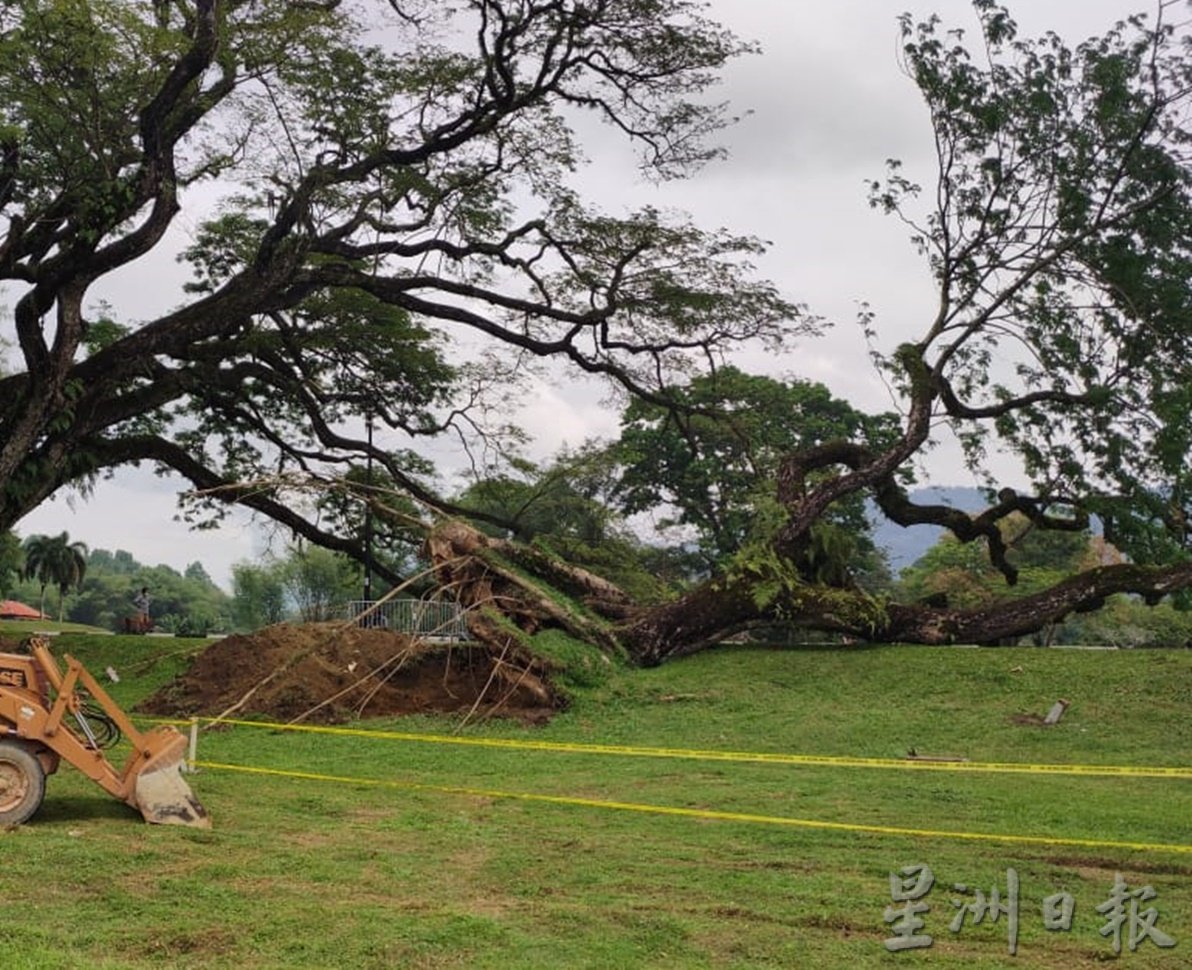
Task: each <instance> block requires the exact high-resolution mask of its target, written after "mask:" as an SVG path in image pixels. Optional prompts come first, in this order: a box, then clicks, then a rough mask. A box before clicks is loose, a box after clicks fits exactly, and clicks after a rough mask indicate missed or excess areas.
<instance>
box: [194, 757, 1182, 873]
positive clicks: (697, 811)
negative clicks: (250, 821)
mask: <svg viewBox="0 0 1192 970" xmlns="http://www.w3.org/2000/svg"><path fill="white" fill-rule="evenodd" d="M197 765H198V766H199V767H200V768H209V769H211V770H213V771H237V772H245V773H248V774H255V775H272V776H274V777H279V778H300V779H303V780H306V781H323V782H334V783H336V784H344V785H369V786H375V787H383V788H399V789H403V790H406V791H427V792H438V793H442V794H448V795H465V796H470V797H474V798H502V799H514V800H517V801H523V802H545V803H547V804H551V805H574V806H579V807H583V808H600V809H607V810H613V811H619V812H645V813H648V814H650V815H672V816H676V815H677V816H681V817H684V818H699V819H715V820H718V821H725V822H745V823H750V824H756V825H783V826H788V827H791V828H803V829H821V830H827V831H833V832H857V833H865V834H870V835H897V836H911V837H916V838H936V839H962V840H966V841H970V842H1008V843H1014V844H1018V845H1045V846H1076V847H1080V848H1089V849H1131V850H1140V851H1144V852H1181V853H1183V852H1188V853H1192V845H1173V844H1168V843H1162V842H1114V841H1110V840H1108V839H1073V838H1062V837H1053V836H1044V835H1007V834H999V833H995V832H949V831H942V830H941V831H936V830H934V829H910V828H900V827H895V826H890V825H862V824H859V823H854V822H823V821H818V820H815V819H805V818H788V817H786V816H782V815H754V814H750V813H747V812H718V811H714V810H712V809H705V808H682V807H678V806H672V805H642V804H639V803H636V802H616V801H607V800H604V799H598V798H577V797H574V796H569V795H539V794H534V793H531V792H509V791H498V790H495V789H490V788H467V787H461V786H456V785H427V784H423V783H420V782H407V781H395V780H386V779H378V778H352V777H345V776H341V775H322V774H315V773H313V772H309V771H282V770H280V769H277V768H256V767H250V766H248V765H231V764H221V763H218V762H212V761H199V762H197Z"/></svg>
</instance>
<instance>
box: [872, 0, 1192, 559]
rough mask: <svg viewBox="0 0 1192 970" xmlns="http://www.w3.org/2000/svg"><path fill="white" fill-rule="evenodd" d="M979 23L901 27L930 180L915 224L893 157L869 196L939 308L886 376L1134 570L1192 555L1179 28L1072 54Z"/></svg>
mask: <svg viewBox="0 0 1192 970" xmlns="http://www.w3.org/2000/svg"><path fill="white" fill-rule="evenodd" d="M976 7H977V14H978V17H979V19H980V22H981V34H982V36H981V37H980V42H979V43H976V44H973V45H968V44H965V43H962V40H965V39H966V38H962V36H961V32H960V31H956V30H947V29H945V28H944V27H943V26H942V24H941V22H940V20H939V18H937V17H932V18H930V19H928V20H926V21H924V22H922V23H915V22H914V20H913V19H912V18H911V16H910V15H905V16H904V17H903V19H902V33H903V40H904V48H903V55H904V60H905V66H906V69H907V71H908V73H909V74H910V75H911V76H912V77H913V78H914V80H915V82H916V83H917V85H918V87H919V89H920V91H921V93H922V95H923V97H924V100H925V101H926V104H927V106H928V109H929V111H930V113H931V118H932V124H933V127H934V129H935V136H936V145H937V149H938V153H939V158H940V161H941V169H940V172H939V173H938V180H937V183H936V188H935V190H933V191H930V192H924V193H922V197H923V200H925V201H929V202H930V204H931V205H932V208H931V209H930V210H929V211H928V212H927V213H926V214H922V213H921V211H920V205H919V198H918V197H919V194H920V192H919V186H917V185H916V184H914V183H913V182H912V181H911V180H910V179H909V178H908V177H907V176H906V175H904V174H903V173H902V171H901V168H900V167H899V166H898V164H897V163H892V164H891V168H890V174H889V177H888V178H887V179H886V180H885V181H884V182H874V183H873V185H872V190H873V191H872V196H871V201H872V202H873V204H874V205H875V206H877V207H879V208H881V209H883V210H885V211H888V212H897V213H898V214H899V215H900V216H901V217H902V218H903V219H905V220H906V221H907V222H908V223H909V224H910V225H911V226H912V227H913V233H914V235H913V237H912V239H913V241H914V243H915V244H916V246H917V247H918V248H919V249H920V251H921V252H922V253H923V254H924V255H925V257H926V258H927V261H928V264H929V266H930V269H931V272H932V274H933V276H934V278H935V280H936V282H937V284H938V287H939V296H940V310H939V314H938V317H937V318H936V321H935V323H934V324H933V326H932V327H931V329H930V330H929V331H928V332H927V333H926V334H925V335H924V338H923V339H922V340H921V341H920V342H918V343H916V344H913V345H910V344H908V345H904V347H903V348H900V352H899V353H898V354H896V355H895V357H894V358H892V359H891V360H890V361H888V363H889V364H890V367H891V372H892V373H893V374H894V376H895V378H896V380H897V381H898V382H899V384H900V386H902V387H903V388H904V389H907V390H908V392H910V391H912V389H914V388H919V389H920V392H921V391H922V390H924V389H926V390H928V391H930V392H931V393H934V394H936V395H938V397H939V399H940V401H941V402H942V403H943V406H944V409H945V410H946V412H947V414H948V415H949V416H950V418H951V419H952V421H953V424H954V427H955V428H956V430H957V433H958V434H959V436H960V438H961V441H962V443H963V444H964V445H965V447H966V449H967V451H968V457H969V460H970V462H971V463H972V464H973V465H975V466H980V465H982V464H983V462H984V459H985V457H986V455H987V453H995V452H996V453H997V454H999V455H1005V454H1007V453H1009V452H1013V453H1017V454H1018V455H1019V456H1020V457H1021V459H1022V462H1023V466H1024V468H1025V470H1026V472H1027V474H1028V475H1029V476H1030V477H1031V480H1032V482H1033V484H1034V486H1035V489H1036V490H1037V492H1038V494H1039V495H1040V496H1042V497H1044V498H1053V499H1056V500H1058V501H1061V502H1066V503H1071V502H1072V501H1073V500H1075V501H1077V502H1078V503H1079V504H1080V505H1081V506H1082V507H1083V508H1084V509H1086V510H1087V511H1088V512H1090V513H1094V514H1096V515H1098V516H1099V517H1100V519H1101V521H1102V522H1103V523H1104V526H1105V534H1106V538H1107V539H1108V540H1109V541H1111V542H1112V543H1114V544H1115V545H1116V546H1117V547H1118V548H1120V549H1121V550H1122V551H1123V552H1124V553H1126V554H1127V555H1129V556H1130V557H1131V559H1132V560H1134V561H1136V562H1172V561H1177V560H1179V559H1181V558H1183V557H1185V556H1186V554H1187V551H1188V548H1189V543H1190V541H1192V530H1189V529H1188V528H1187V525H1186V523H1187V521H1188V516H1189V512H1190V511H1192V509H1190V507H1189V505H1188V502H1189V495H1190V494H1192V492H1190V490H1189V484H1190V482H1189V474H1190V473H1189V467H1188V463H1187V455H1188V453H1189V450H1190V446H1192V437H1190V435H1192V427H1190V425H1189V422H1188V420H1187V415H1188V413H1189V404H1192V398H1190V397H1189V390H1188V388H1189V387H1190V386H1192V384H1190V382H1189V379H1188V377H1189V371H1188V355H1187V347H1188V345H1189V341H1190V340H1192V330H1190V329H1189V328H1190V323H1189V321H1192V292H1190V291H1189V288H1188V286H1187V280H1188V279H1189V277H1190V276H1192V169H1190V168H1189V165H1188V156H1187V143H1188V137H1189V136H1188V129H1187V112H1188V103H1189V93H1190V89H1189V87H1188V83H1187V49H1188V36H1187V23H1186V22H1177V19H1176V17H1174V16H1173V14H1174V11H1175V7H1174V6H1171V5H1166V4H1161V5H1157V7H1156V9H1155V11H1154V13H1153V15H1151V16H1147V15H1139V16H1135V17H1130V18H1128V19H1127V20H1123V21H1121V22H1119V23H1118V24H1116V25H1115V26H1113V27H1112V28H1111V29H1110V30H1108V31H1107V32H1106V33H1105V34H1104V35H1103V36H1101V37H1094V38H1092V39H1090V40H1088V41H1085V42H1084V43H1081V44H1078V45H1076V46H1074V47H1070V46H1068V45H1066V44H1065V43H1064V42H1063V41H1062V40H1061V38H1059V37H1058V36H1056V35H1055V34H1054V33H1047V34H1045V35H1043V36H1042V37H1040V38H1037V39H1032V38H1023V37H1021V36H1019V34H1018V31H1017V27H1016V25H1015V23H1014V21H1013V19H1012V18H1011V17H1010V15H1009V13H1008V12H1007V10H1006V9H1005V8H1004V7H1002V6H1000V5H999V4H997V3H992V2H986V0H982V2H980V3H978V4H976ZM928 376H929V377H930V380H927V381H925V380H924V379H925V378H926V377H928ZM978 419H980V420H978Z"/></svg>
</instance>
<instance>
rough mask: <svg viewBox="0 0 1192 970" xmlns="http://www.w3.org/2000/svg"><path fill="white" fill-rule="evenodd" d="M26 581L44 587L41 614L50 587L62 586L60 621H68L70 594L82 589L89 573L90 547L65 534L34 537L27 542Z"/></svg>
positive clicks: (60, 587)
mask: <svg viewBox="0 0 1192 970" xmlns="http://www.w3.org/2000/svg"><path fill="white" fill-rule="evenodd" d="M24 549H25V568H24V570H23V575H24V577H25V578H26V579H34V578H36V579H37V581H38V582H39V583H40V584H41V606H40V609H41V612H42V613H43V614H44V613H45V611H46V587H47V586H49V585H50V583H53V584H54V585H56V586H57V587H58V622H59V623H61V622H62V620H63V619H64V618H65V617H64V614H65V599H66V592H67V590H69V589H70V587H72V586H77V587H80V588H81V587H82V585H83V577H84V576H86V574H87V544H86V543H85V542H71V541H70V536H69V535H67V533H65V532H63V533H62V534H61V535H57V536H30V537H29V538H28V539H26V540H25V545H24Z"/></svg>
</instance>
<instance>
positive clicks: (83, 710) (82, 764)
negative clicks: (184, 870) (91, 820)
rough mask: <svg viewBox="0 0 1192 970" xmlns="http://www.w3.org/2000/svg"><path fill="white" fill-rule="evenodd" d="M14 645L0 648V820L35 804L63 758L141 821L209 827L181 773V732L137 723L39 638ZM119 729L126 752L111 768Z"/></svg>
mask: <svg viewBox="0 0 1192 970" xmlns="http://www.w3.org/2000/svg"><path fill="white" fill-rule="evenodd" d="M21 646H22V647H23V648H24V649H25V650H27V651H28V654H27V655H26V654H22V653H0V825H20V824H21V823H22V822H24V821H25V820H26V819H28V818H29V817H30V816H31V815H32V814H33V813H34V812H36V811H37V809H38V807H39V806H40V805H41V802H42V799H43V798H44V797H45V788H46V775H52V774H53V773H54V772H55V771H57V770H58V763H59V761H60V760H61V759H65V760H66V761H67V762H69V763H70V764H72V765H74V766H75V767H76V768H78V769H79V771H81V772H82V773H83V774H85V775H86V776H87V777H88V778H90V779H92V780H93V781H95V782H96V783H97V784H99V785H100V787H102V788H103V789H104V790H105V791H107V792H108V793H109V794H111V795H114V796H115V797H116V798H118V799H120V801H122V802H126V803H128V804H129V805H131V806H132V807H133V808H135V809H137V810H139V811H140V813H141V814H142V815H144V816H145V820H146V821H147V822H158V823H163V824H173V825H193V826H197V827H199V828H210V827H211V820H210V819H209V818H208V816H207V811H206V809H204V808H203V806H202V805H200V804H199V802H198V800H197V799H196V798H195V797H194V795H193V794H192V792H191V790H190V786H189V785H187V784H186V782H185V781H183V780H182V773H181V769H182V762H183V758H184V756H185V753H186V738H185V737H184V736H183V735H182V734H181V733H179V732H178V730H177V729H175V728H173V727H170V726H168V725H160V726H158V727H155V728H153V729H152V730H150V731H145V732H141V731H138V730H137V729H136V728H135V727H133V724H132V722H131V721H130V720H129V719H128V715H126V714H125V713H124V712H123V711H122V710H121V709H120V708H119V707H118V706H117V705H116V703H115V701H113V700H112V699H111V698H110V697H109V696H108V695H107V692H106V691H104V689H103V688H102V687H100V685H99V684H98V683H97V682H96V680H95V678H94V677H92V676H91V674H89V673H88V672H87V671H86V670H85V669H84V668H83V665H82V664H80V663H79V662H78V661H77V660H75V659H74V658H73V657H71V656H69V655H67V657H66V671H65V673H63V671H62V670H61V668H60V667H59V666H58V663H57V661H56V660H55V659H54V656H53V654H51V653H50V649H49V643H48V641H46V640H45V639H43V638H41V637H30V638H29V639H28V640H26V641H24V643H22V645H21ZM121 735H123V736H124V737H126V738H127V739H128V740H129V742H130V743H131V744H132V754H131V755H130V756H129V758H128V761H127V762H126V763H125V765H124V767H123V769H121V770H117V769H116V767H115V766H114V765H113V764H112V763H111V762H110V761H108V759H107V757H106V756H105V755H104V749H105V748H110V747H111V746H112V745H113V744H115V743H116V742H118V741H119V740H120V737H121Z"/></svg>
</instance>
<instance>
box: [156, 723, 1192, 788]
mask: <svg viewBox="0 0 1192 970" xmlns="http://www.w3.org/2000/svg"><path fill="white" fill-rule="evenodd" d="M200 720H204V721H212V722H214V721H216V720H217V719H215V718H200ZM170 723H173V724H177V723H183V722H179V721H171V722H170ZM218 723H220V724H234V725H239V726H241V727H254V728H265V729H267V730H271V731H301V732H305V733H310V734H330V735H342V736H350V737H363V738H375V739H378V740H389V741H413V742H418V743H423V744H455V745H465V746H469V747H478V748H503V749H506V750H514V751H551V752H558V753H567V754H604V755H615V756H621V757H633V758H677V759H685V760H691V761H729V762H737V763H741V764H771V765H803V766H813V767H829V768H885V769H889V768H899V769H909V770H912V771H968V772H985V773H990V772H992V773H998V774H1046V775H1082V776H1086V777H1122V778H1177V779H1184V780H1192V767H1172V766H1161V765H1158V766H1156V765H1141V766H1134V765H1084V764H1068V765H1064V764H1026V763H1014V762H996V761H916V760H909V759H908V760H904V759H900V758H859V757H850V756H847V755H844V756H834V755H816V754H783V753H780V752H774V753H764V752H749V751H714V750H713V751H705V750H693V749H687V748H652V747H640V746H632V745H616V744H582V743H579V742H568V741H525V740H518V739H513V738H463V737H457V736H453V735H443V734H415V733H409V732H403V731H370V730H365V729H363V728H344V727H327V726H323V725H315V724H278V723H274V722H270V721H240V720H231V719H219V720H218Z"/></svg>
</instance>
